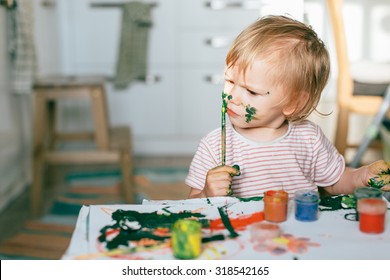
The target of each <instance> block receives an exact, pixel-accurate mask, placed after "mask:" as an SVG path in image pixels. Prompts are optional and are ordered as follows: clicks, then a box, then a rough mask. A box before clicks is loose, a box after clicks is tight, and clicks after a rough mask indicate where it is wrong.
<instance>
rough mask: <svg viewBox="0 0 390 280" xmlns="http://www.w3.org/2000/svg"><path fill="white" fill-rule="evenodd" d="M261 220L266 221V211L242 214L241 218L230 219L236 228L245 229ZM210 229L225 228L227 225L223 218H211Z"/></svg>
mask: <svg viewBox="0 0 390 280" xmlns="http://www.w3.org/2000/svg"><path fill="white" fill-rule="evenodd" d="M261 221H264V212H256V213H253V214H250V215H244V216H241V217H239V218H235V219H230V223H231V225H232V226H233V228H234V229H235V230H243V229H245V228H246V227H247V226H249V225H251V224H253V223H256V222H261ZM210 229H214V230H219V229H225V226H224V224H223V223H222V219H216V220H211V221H210Z"/></svg>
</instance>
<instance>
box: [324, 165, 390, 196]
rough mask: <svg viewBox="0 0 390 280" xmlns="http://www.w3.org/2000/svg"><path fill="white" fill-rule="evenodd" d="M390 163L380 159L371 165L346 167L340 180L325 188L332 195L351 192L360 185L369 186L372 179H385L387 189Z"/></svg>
mask: <svg viewBox="0 0 390 280" xmlns="http://www.w3.org/2000/svg"><path fill="white" fill-rule="evenodd" d="M389 168H390V163H388V162H385V161H384V160H378V161H376V162H374V163H372V164H370V165H365V166H362V167H360V168H357V169H353V168H349V167H346V168H345V170H344V173H343V174H342V175H341V178H340V180H339V181H338V182H337V183H336V184H334V185H333V186H329V187H325V188H324V190H325V191H326V192H327V193H329V194H332V195H338V194H351V193H353V191H354V190H355V188H358V187H364V186H368V185H369V184H368V181H369V180H370V179H373V178H374V179H376V178H377V179H378V180H384V185H387V186H385V187H384V188H383V189H387V188H388V187H389V186H388V184H389V182H390V180H389V175H388V173H389Z"/></svg>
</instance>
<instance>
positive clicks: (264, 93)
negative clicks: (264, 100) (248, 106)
mask: <svg viewBox="0 0 390 280" xmlns="http://www.w3.org/2000/svg"><path fill="white" fill-rule="evenodd" d="M248 92H249V94H250V95H261V96H264V95H269V91H265V92H254V91H251V90H249V89H248Z"/></svg>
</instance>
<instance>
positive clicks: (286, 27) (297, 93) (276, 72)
mask: <svg viewBox="0 0 390 280" xmlns="http://www.w3.org/2000/svg"><path fill="white" fill-rule="evenodd" d="M257 59H262V60H266V61H268V62H270V63H271V65H273V66H274V67H273V68H272V70H271V71H270V73H269V75H268V77H269V78H270V79H272V82H274V83H279V85H282V86H283V88H284V89H285V90H286V91H288V92H289V93H290V94H289V96H287V98H286V104H285V105H286V106H287V107H290V106H291V107H292V108H294V110H293V112H292V113H291V114H290V115H288V116H286V118H287V119H288V120H289V121H291V122H296V121H300V120H303V119H305V118H307V117H308V116H309V115H310V114H311V113H312V112H313V111H314V110H315V109H316V107H317V105H318V102H319V101H320V98H321V92H322V90H323V89H324V87H325V85H326V83H327V81H328V78H329V74H330V59H329V53H328V51H327V49H326V47H325V44H324V43H323V42H322V40H321V39H319V38H318V36H317V34H316V32H315V31H314V30H313V29H312V28H311V27H310V26H307V25H305V24H304V23H302V22H299V21H297V20H294V19H291V18H288V17H285V16H266V17H263V18H260V19H259V20H257V21H256V22H254V23H253V24H251V25H250V26H248V27H247V28H246V29H245V30H243V31H242V32H241V33H240V34H239V35H238V36H237V38H236V39H235V41H234V42H233V45H232V46H231V48H230V50H229V52H228V54H227V56H226V65H227V67H228V68H230V67H233V66H237V67H239V69H240V71H243V72H244V75H245V72H246V70H247V69H248V67H250V66H251V65H252V64H253V62H254V61H255V60H257ZM271 94H272V92H271Z"/></svg>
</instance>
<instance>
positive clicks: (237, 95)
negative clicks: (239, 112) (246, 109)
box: [230, 86, 241, 105]
mask: <svg viewBox="0 0 390 280" xmlns="http://www.w3.org/2000/svg"><path fill="white" fill-rule="evenodd" d="M230 95H231V98H230V102H231V103H233V104H235V105H240V104H241V92H240V89H239V88H237V87H236V86H234V87H233V88H232V89H231V91H230Z"/></svg>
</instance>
